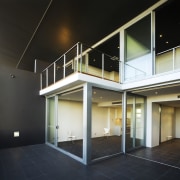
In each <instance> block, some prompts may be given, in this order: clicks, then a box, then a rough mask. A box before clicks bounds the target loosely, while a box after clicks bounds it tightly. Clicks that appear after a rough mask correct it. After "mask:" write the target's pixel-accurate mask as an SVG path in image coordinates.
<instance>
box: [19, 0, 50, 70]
mask: <svg viewBox="0 0 180 180" xmlns="http://www.w3.org/2000/svg"><path fill="white" fill-rule="evenodd" d="M52 1H53V0H50V2H49V4H48V6H47V8H46V10H45V11H44V14H43V16H42V17H41V19H40V21H39V23H38V25H37V27H36V29H35V31H34V32H33V34H32V36H31V38H30V40H29V42H28V44H27V45H26V48H25V49H24V51H23V53H22V55H21V57H20V59H19V61H18V63H17V65H16V68H18V67H19V64H20V63H21V61H22V58H23V57H24V54H25V53H26V51H27V49H28V47H29V45H30V43H31V41H32V40H33V38H34V36H35V34H36V32H37V30H38V28H39V26H40V24H41V22H42V21H43V19H44V17H45V15H46V13H47V11H48V9H49V7H50V5H51V4H52Z"/></svg>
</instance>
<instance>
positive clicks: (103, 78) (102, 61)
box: [102, 53, 104, 79]
mask: <svg viewBox="0 0 180 180" xmlns="http://www.w3.org/2000/svg"><path fill="white" fill-rule="evenodd" d="M102 79H104V53H102Z"/></svg>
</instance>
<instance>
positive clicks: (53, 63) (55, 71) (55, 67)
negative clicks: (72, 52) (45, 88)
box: [53, 63, 56, 83]
mask: <svg viewBox="0 0 180 180" xmlns="http://www.w3.org/2000/svg"><path fill="white" fill-rule="evenodd" d="M53 64H54V83H55V82H56V63H53Z"/></svg>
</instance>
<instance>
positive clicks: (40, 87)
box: [40, 72, 42, 89]
mask: <svg viewBox="0 0 180 180" xmlns="http://www.w3.org/2000/svg"><path fill="white" fill-rule="evenodd" d="M40 89H42V72H41V73H40Z"/></svg>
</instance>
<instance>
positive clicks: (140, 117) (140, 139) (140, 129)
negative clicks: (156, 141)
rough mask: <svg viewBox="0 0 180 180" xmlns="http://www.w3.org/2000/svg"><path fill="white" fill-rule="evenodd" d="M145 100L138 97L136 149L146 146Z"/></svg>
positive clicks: (136, 105) (136, 107)
mask: <svg viewBox="0 0 180 180" xmlns="http://www.w3.org/2000/svg"><path fill="white" fill-rule="evenodd" d="M144 117H145V116H144V98H142V97H136V104H135V119H136V125H135V129H136V134H135V137H136V147H138V146H143V145H144Z"/></svg>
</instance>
